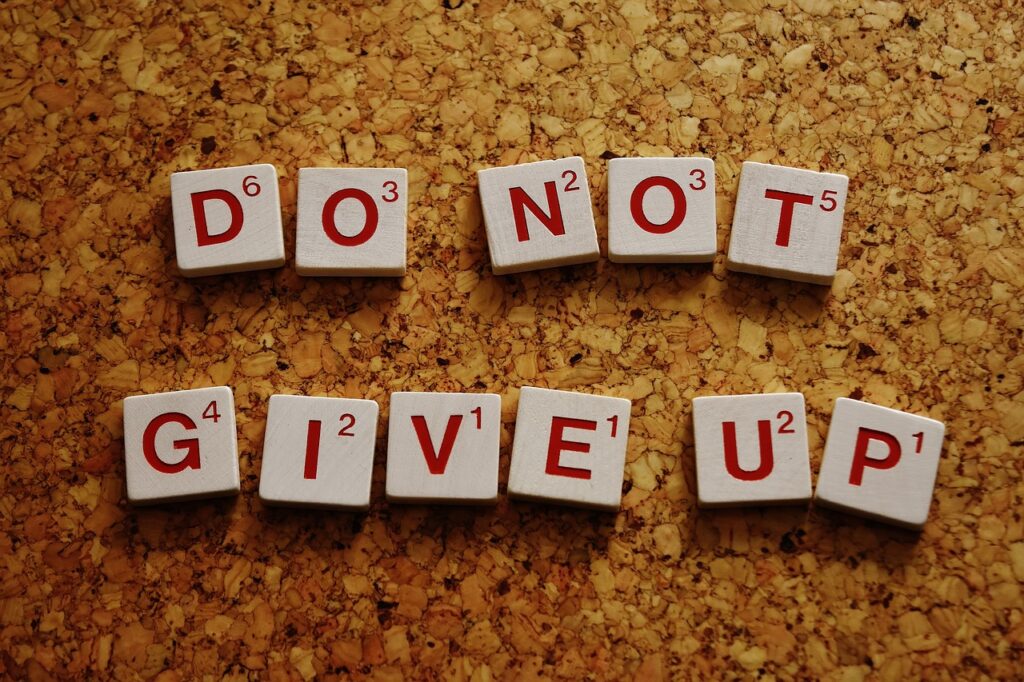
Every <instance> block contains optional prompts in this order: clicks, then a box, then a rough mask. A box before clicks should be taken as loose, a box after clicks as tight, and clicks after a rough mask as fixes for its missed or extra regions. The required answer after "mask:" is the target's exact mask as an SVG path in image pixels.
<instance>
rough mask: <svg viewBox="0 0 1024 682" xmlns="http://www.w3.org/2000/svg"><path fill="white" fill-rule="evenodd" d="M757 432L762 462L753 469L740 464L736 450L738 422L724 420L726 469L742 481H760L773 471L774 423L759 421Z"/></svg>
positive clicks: (723, 435)
mask: <svg viewBox="0 0 1024 682" xmlns="http://www.w3.org/2000/svg"><path fill="white" fill-rule="evenodd" d="M757 434H758V437H759V440H760V443H761V463H760V465H758V467H757V468H756V469H754V470H753V471H747V470H746V469H743V468H742V467H741V466H740V458H739V453H738V452H737V450H736V422H722V440H724V441H725V469H726V471H728V472H729V475H730V476H732V477H733V478H738V479H739V480H741V481H760V480H761V479H763V478H767V477H768V475H769V474H771V473H772V469H773V468H774V466H775V455H774V452H773V451H772V423H771V422H770V421H768V420H767V419H761V420H759V421H758V422H757Z"/></svg>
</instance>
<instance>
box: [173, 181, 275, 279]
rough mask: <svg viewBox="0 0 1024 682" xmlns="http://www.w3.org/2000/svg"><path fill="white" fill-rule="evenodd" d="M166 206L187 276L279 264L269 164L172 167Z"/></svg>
mask: <svg viewBox="0 0 1024 682" xmlns="http://www.w3.org/2000/svg"><path fill="white" fill-rule="evenodd" d="M171 211H172V213H173V215H174V244H175V250H176V252H177V258H178V270H180V271H181V274H183V275H185V276H186V277H199V276H202V275H216V274H222V273H228V272H240V271H242V270H263V269H266V268H276V267H280V266H282V265H284V231H283V230H282V228H281V199H280V195H279V193H278V188H277V170H276V169H275V168H274V166H272V165H271V164H268V163H263V164H256V165H252V166H236V167H233V168H215V169H211V170H198V171H185V172H181V173H172V174H171Z"/></svg>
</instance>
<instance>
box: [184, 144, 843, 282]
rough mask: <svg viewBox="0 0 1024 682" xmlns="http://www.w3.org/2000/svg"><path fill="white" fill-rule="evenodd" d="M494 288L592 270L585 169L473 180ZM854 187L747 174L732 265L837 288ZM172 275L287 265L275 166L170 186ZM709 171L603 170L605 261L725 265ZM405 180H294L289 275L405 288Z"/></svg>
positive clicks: (560, 165) (651, 165)
mask: <svg viewBox="0 0 1024 682" xmlns="http://www.w3.org/2000/svg"><path fill="white" fill-rule="evenodd" d="M477 178H478V182H479V190H480V202H481V207H482V210H483V219H484V228H485V231H486V234H487V242H488V246H489V250H490V255H491V268H492V270H493V271H494V273H495V274H499V275H501V274H508V273H515V272H524V271H528V270H537V269H541V268H549V267H555V266H561V265H571V264H576V263H587V262H592V261H596V260H597V259H598V257H599V255H600V251H599V249H598V240H597V229H596V227H595V224H594V214H593V207H592V204H591V197H590V187H589V183H588V181H587V173H586V168H585V166H584V163H583V159H581V158H580V157H576V156H574V157H569V158H564V159H555V160H550V161H538V162H534V163H524V164H519V165H514V166H506V167H500V168H488V169H484V170H480V171H478V173H477ZM847 186H848V179H847V178H846V177H845V176H843V175H837V174H834V173H819V172H815V171H809V170H801V169H796V168H786V167H783V166H771V165H767V164H761V163H753V162H746V163H744V164H743V169H742V172H741V175H740V183H739V192H738V196H737V200H736V210H735V212H734V215H733V223H732V235H731V238H730V243H729V250H728V258H727V260H726V265H727V267H729V268H730V269H732V270H736V271H741V272H751V273H757V274H762V275H770V276H775V277H784V278H788V279H793V280H798V281H806V282H814V283H818V284H828V283H829V282H830V281H831V280H832V278H833V277H834V276H835V272H836V267H837V262H838V256H839V244H840V239H841V232H842V223H843V213H844V210H845V204H846V192H847ZM171 195H172V197H171V199H172V206H173V213H174V234H175V243H176V245H177V256H178V267H179V269H180V270H181V272H182V273H183V274H185V275H188V276H200V275H209V274H216V273H228V272H236V271H239V270H257V269H262V268H274V267H280V266H281V265H283V264H284V239H283V233H282V226H281V205H280V198H279V194H278V187H277V173H276V171H275V169H274V167H273V166H271V165H268V164H262V165H252V166H240V167H235V168H222V169H216V170H202V171H186V172H180V173H174V174H173V175H172V176H171ZM715 205H716V195H715V167H714V162H713V161H712V160H711V159H707V158H702V157H681V158H619V159H612V160H611V161H610V162H609V166H608V257H609V258H610V259H611V260H612V261H615V262H623V263H694V262H710V261H712V260H713V259H714V257H715V254H716V253H717V251H718V248H717V217H716V208H715ZM407 213H408V179H407V173H406V170H405V169H402V168H302V169H300V170H299V191H298V210H297V219H296V239H295V267H296V271H297V272H298V273H299V274H300V275H309V276H359V275H376V276H401V275H403V274H405V270H406V233H407Z"/></svg>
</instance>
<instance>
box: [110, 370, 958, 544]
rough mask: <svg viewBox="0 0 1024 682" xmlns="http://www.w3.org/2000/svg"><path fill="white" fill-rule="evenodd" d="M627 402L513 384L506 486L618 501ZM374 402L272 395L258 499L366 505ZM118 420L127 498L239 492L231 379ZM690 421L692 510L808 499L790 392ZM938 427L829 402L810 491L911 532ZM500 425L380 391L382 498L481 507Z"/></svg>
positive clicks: (488, 413) (490, 415)
mask: <svg viewBox="0 0 1024 682" xmlns="http://www.w3.org/2000/svg"><path fill="white" fill-rule="evenodd" d="M630 409H631V403H630V401H628V400H625V399H622V398H613V397H608V396H595V395H588V394H584V393H574V392H569V391H556V390H550V389H543V388H533V387H523V388H522V389H520V394H519V408H518V413H517V416H516V430H515V438H514V440H513V444H512V461H511V467H510V470H509V478H508V493H509V496H510V497H513V498H519V499H525V500H535V501H542V502H553V503H558V504H571V505H576V506H583V507H590V508H595V509H605V510H616V509H618V508H619V505H620V503H621V499H622V483H623V472H624V466H625V459H626V450H627V441H628V438H629V419H630ZM378 412H379V408H378V406H377V404H376V402H374V401H371V400H357V399H352V398H326V397H307V396H284V395H275V396H272V397H271V399H270V406H269V411H268V415H267V430H266V436H265V439H264V444H263V465H262V471H261V474H260V488H259V494H260V498H261V499H262V500H263V501H265V502H267V503H268V504H281V505H293V506H321V507H334V508H341V509H353V510H365V509H367V508H368V507H369V505H370V481H371V476H372V471H373V459H374V449H375V444H376V437H377V418H378ZM124 424H125V428H124V438H125V460H126V472H127V487H128V498H129V500H130V501H131V502H133V503H153V502H163V501H168V500H179V499H189V498H199V497H213V496H218V495H230V494H237V493H238V491H239V475H238V454H237V446H236V433H235V419H234V411H233V401H232V396H231V390H230V389H229V388H227V387H223V386H221V387H216V388H201V389H193V390H187V391H176V392H171V393H161V394H155V395H143V396H133V397H129V398H125V400H124ZM693 426H694V435H695V439H694V440H695V446H696V447H695V449H696V464H697V489H698V503H699V504H700V505H701V506H704V507H716V506H737V505H751V504H757V505H761V504H797V503H799V504H806V503H807V502H808V501H809V500H810V499H811V471H810V457H809V454H808V447H807V424H806V413H805V404H804V397H803V395H801V394H800V393H780V394H765V395H733V396H712V397H700V398H695V399H694V401H693ZM944 430H945V427H944V426H943V424H942V423H941V422H938V421H935V420H933V419H928V418H925V417H920V416H917V415H912V414H908V413H906V412H901V411H898V410H893V409H889V408H885V407H880V406H877V405H870V404H868V403H864V402H860V401H856V400H849V399H846V398H839V399H838V400H837V401H836V406H835V411H834V413H833V418H832V424H831V426H830V428H829V433H828V438H827V441H826V445H825V456H824V459H823V462H822V466H821V472H820V475H819V477H818V485H817V489H816V491H815V497H814V499H815V500H816V501H817V502H819V503H821V504H823V505H825V506H831V507H835V508H838V509H841V510H845V511H848V512H853V513H857V514H862V515H865V516H869V517H872V518H876V519H880V520H883V521H887V522H889V523H894V524H897V525H901V526H904V527H908V528H914V529H920V528H922V527H923V526H924V523H925V521H926V520H927V517H928V509H929V507H930V505H931V499H932V494H933V491H934V486H935V477H936V473H937V471H938V463H939V457H940V454H941V450H942V438H943V434H944ZM500 434H501V398H500V396H497V395H494V394H480V393H409V392H399V393H393V394H392V395H391V414H390V418H389V423H388V447H387V476H386V489H387V499H388V500H389V501H390V502H395V503H403V502H405V503H441V504H445V503H447V504H494V503H495V502H496V501H497V499H498V473H499V472H498V462H499V457H498V450H499V440H500Z"/></svg>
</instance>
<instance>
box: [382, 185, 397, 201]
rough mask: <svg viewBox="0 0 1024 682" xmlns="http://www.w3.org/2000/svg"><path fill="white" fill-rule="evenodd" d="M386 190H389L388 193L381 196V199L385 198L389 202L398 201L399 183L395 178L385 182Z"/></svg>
mask: <svg viewBox="0 0 1024 682" xmlns="http://www.w3.org/2000/svg"><path fill="white" fill-rule="evenodd" d="M384 191H385V192H387V194H384V195H383V196H381V199H383V200H384V201H386V202H388V203H389V204H390V203H393V202H395V201H398V183H397V182H395V181H394V180H388V181H387V182H385V183H384Z"/></svg>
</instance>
